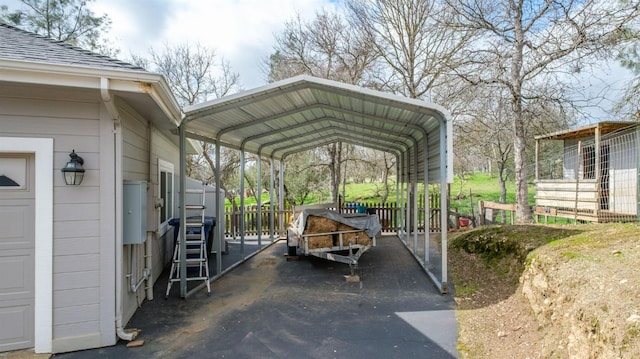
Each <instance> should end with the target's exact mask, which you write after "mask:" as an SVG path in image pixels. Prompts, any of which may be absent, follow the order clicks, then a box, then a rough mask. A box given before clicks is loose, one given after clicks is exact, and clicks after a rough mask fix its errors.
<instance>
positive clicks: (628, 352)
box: [449, 224, 640, 358]
mask: <svg viewBox="0 0 640 359" xmlns="http://www.w3.org/2000/svg"><path fill="white" fill-rule="evenodd" d="M451 237H452V240H451V242H450V253H449V258H450V263H451V264H450V268H451V272H452V282H453V284H454V296H455V298H456V302H457V303H458V310H457V318H458V323H459V328H460V329H459V340H458V350H459V351H460V355H461V357H463V358H640V226H639V225H637V224H608V225H577V226H576V225H567V226H542V225H531V226H504V227H500V226H496V227H483V228H481V229H476V230H471V231H466V232H458V233H455V234H454V235H452V236H451Z"/></svg>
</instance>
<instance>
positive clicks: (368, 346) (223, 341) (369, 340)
mask: <svg viewBox="0 0 640 359" xmlns="http://www.w3.org/2000/svg"><path fill="white" fill-rule="evenodd" d="M284 253H286V246H285V243H284V242H282V241H281V242H278V243H276V244H274V245H272V246H271V247H269V248H267V249H265V250H264V251H262V252H261V253H259V254H257V255H256V256H254V257H252V258H251V259H250V260H248V261H247V262H246V263H244V264H242V265H240V266H239V267H237V268H235V269H234V270H232V271H231V272H230V273H228V274H226V275H225V276H223V277H222V278H221V279H219V280H217V281H215V282H214V283H212V288H211V291H212V293H211V296H207V294H206V290H204V291H201V292H198V293H196V294H195V295H193V296H191V297H190V298H188V299H186V300H185V299H180V298H177V296H171V297H170V298H169V299H167V300H165V299H163V298H164V293H163V292H164V289H165V288H166V287H165V285H166V282H164V281H162V278H165V277H166V276H164V275H163V276H162V277H161V280H159V281H158V282H157V283H156V286H155V298H156V299H155V300H153V301H150V302H145V303H143V304H142V308H140V309H139V310H138V311H137V312H136V314H135V315H134V317H133V318H132V319H131V321H130V323H129V324H128V326H127V327H128V328H139V329H142V333H141V334H140V336H139V338H138V339H142V340H144V345H143V346H141V347H137V348H127V347H126V343H125V342H122V341H121V342H118V344H117V345H115V346H113V347H108V348H101V349H95V350H88V351H81V352H75V353H66V354H58V355H55V357H56V358H58V357H60V358H86V357H91V358H191V357H202V358H323V359H324V358H363V359H364V358H367V359H369V358H456V357H457V356H458V355H457V351H456V338H457V326H456V321H455V316H454V306H455V304H454V302H453V299H452V297H451V296H450V295H449V296H442V295H440V294H439V293H438V291H437V289H436V288H435V286H434V285H433V284H432V283H431V282H430V281H429V279H428V276H427V275H426V274H425V273H424V271H423V270H422V269H421V268H420V266H419V265H418V264H417V263H416V262H415V260H414V259H413V258H412V256H411V254H410V253H409V252H408V251H407V249H406V248H404V246H403V245H402V243H401V242H400V240H399V239H398V238H397V237H395V236H384V237H381V238H378V246H377V247H374V248H372V249H371V250H370V251H369V252H367V253H365V254H364V255H363V256H362V258H361V259H360V267H359V269H358V272H357V273H358V274H359V275H360V278H361V281H360V282H357V283H352V282H347V281H346V280H345V278H344V275H346V274H349V267H348V266H347V265H345V264H341V263H335V262H330V261H325V260H321V259H318V258H314V257H302V258H300V260H298V261H287V260H286V258H285V257H284Z"/></svg>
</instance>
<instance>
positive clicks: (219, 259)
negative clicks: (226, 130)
mask: <svg viewBox="0 0 640 359" xmlns="http://www.w3.org/2000/svg"><path fill="white" fill-rule="evenodd" d="M215 176H216V206H220V200H221V198H220V141H216V170H215ZM218 213H219V214H218V215H219V218H218V219H217V222H218V246H217V248H216V275H219V274H220V273H222V248H223V247H222V246H223V243H224V242H223V241H226V239H225V238H224V236H225V234H224V226H225V215H224V205H223V206H222V208H221V210H218Z"/></svg>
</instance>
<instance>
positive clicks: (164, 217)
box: [158, 159, 174, 233]
mask: <svg viewBox="0 0 640 359" xmlns="http://www.w3.org/2000/svg"><path fill="white" fill-rule="evenodd" d="M158 176H159V178H158V184H159V186H158V192H159V193H158V198H160V200H161V201H162V207H160V213H159V216H160V217H159V220H158V223H159V230H160V232H161V233H164V232H166V231H167V229H168V223H167V222H168V221H169V220H170V219H171V218H173V197H174V187H173V163H170V162H167V161H163V160H161V159H158Z"/></svg>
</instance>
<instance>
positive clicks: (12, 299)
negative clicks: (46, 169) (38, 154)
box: [0, 153, 35, 352]
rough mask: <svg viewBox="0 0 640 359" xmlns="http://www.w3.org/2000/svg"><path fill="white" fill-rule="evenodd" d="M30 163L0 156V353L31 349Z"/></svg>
mask: <svg viewBox="0 0 640 359" xmlns="http://www.w3.org/2000/svg"><path fill="white" fill-rule="evenodd" d="M34 160H35V157H34V156H33V155H28V154H25V155H15V154H2V153H0V323H2V325H0V352H2V351H7V350H15V349H23V348H32V347H34V297H35V294H34V293H35V288H34V282H35V262H34V256H35V220H34V217H35V209H34V205H35V190H34V183H35V181H34V180H35V178H34V176H35V171H34V162H35V161H34Z"/></svg>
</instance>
